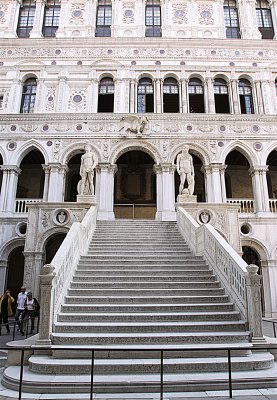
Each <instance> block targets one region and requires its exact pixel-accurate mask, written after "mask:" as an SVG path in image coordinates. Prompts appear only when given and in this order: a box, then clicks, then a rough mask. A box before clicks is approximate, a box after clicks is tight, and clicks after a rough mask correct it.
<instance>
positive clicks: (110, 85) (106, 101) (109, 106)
mask: <svg viewBox="0 0 277 400" xmlns="http://www.w3.org/2000/svg"><path fill="white" fill-rule="evenodd" d="M113 110H114V82H113V80H112V78H103V79H101V81H100V84H99V94H98V112H113Z"/></svg>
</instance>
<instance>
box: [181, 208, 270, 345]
mask: <svg viewBox="0 0 277 400" xmlns="http://www.w3.org/2000/svg"><path fill="white" fill-rule="evenodd" d="M177 224H178V226H179V229H180V232H181V234H182V236H183V237H184V239H185V240H186V242H187V243H188V244H189V246H190V248H191V249H192V251H194V253H195V255H201V256H203V257H204V258H205V260H206V261H207V263H208V265H209V266H210V267H211V268H212V269H213V271H214V272H215V274H216V275H217V276H218V279H219V280H220V281H221V283H222V285H223V286H224V287H225V290H226V293H227V294H228V295H229V296H230V298H231V299H232V301H233V302H234V303H235V305H236V307H237V309H238V310H239V311H240V313H241V316H242V318H243V319H245V320H246V321H247V322H248V326H249V329H250V330H251V333H252V335H253V339H252V340H253V341H255V342H257V343H260V342H263V341H264V339H263V335H262V311H261V280H262V277H261V276H260V275H258V274H257V271H258V268H257V267H256V266H254V265H249V266H248V265H247V264H246V262H245V261H244V260H243V259H242V258H241V257H240V256H239V255H238V254H237V252H236V251H235V250H234V249H233V248H232V247H231V246H230V245H229V243H228V242H227V241H226V240H225V239H224V238H223V237H222V236H221V235H220V234H219V233H218V232H217V231H216V230H215V229H214V228H213V226H212V225H210V224H202V225H200V224H198V223H197V222H196V221H195V220H194V219H193V217H192V216H191V215H190V214H189V213H188V212H187V211H185V210H184V209H183V208H181V207H178V209H177Z"/></svg>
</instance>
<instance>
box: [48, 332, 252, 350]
mask: <svg viewBox="0 0 277 400" xmlns="http://www.w3.org/2000/svg"><path fill="white" fill-rule="evenodd" d="M52 342H53V344H55V345H63V344H65V343H66V344H67V345H84V346H85V345H86V346H102V345H105V346H107V345H109V346H113V345H122V346H125V345H142V344H143V345H145V346H147V345H148V346H149V348H150V349H151V348H153V346H154V345H155V344H156V345H170V344H172V345H180V346H181V345H183V344H191V345H195V344H204V343H205V344H208V345H210V344H212V343H217V344H220V345H221V344H223V343H225V344H226V343H239V342H245V343H247V342H249V332H247V331H243V332H220V331H217V332H206V333H205V334H204V335H203V332H180V333H179V332H147V333H120V334H119V333H105V332H103V333H101V335H99V333H90V334H89V335H88V334H87V333H69V332H63V333H60V332H59V333H56V332H53V333H52Z"/></svg>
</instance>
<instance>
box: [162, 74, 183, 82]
mask: <svg viewBox="0 0 277 400" xmlns="http://www.w3.org/2000/svg"><path fill="white" fill-rule="evenodd" d="M167 78H173V79H176V81H177V82H180V76H179V75H177V74H176V72H167V73H165V74H164V75H163V76H162V80H163V81H164V80H165V79H167Z"/></svg>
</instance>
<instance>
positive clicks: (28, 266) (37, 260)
mask: <svg viewBox="0 0 277 400" xmlns="http://www.w3.org/2000/svg"><path fill="white" fill-rule="evenodd" d="M24 257H25V263H24V279H23V283H24V286H25V287H26V289H27V290H29V291H31V292H32V293H33V295H34V297H36V298H38V297H39V295H40V293H39V275H40V272H41V267H42V260H43V253H42V252H40V251H39V252H37V251H24Z"/></svg>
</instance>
